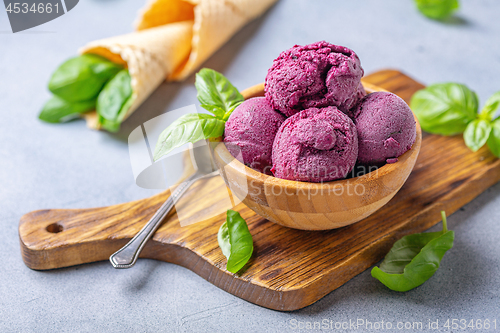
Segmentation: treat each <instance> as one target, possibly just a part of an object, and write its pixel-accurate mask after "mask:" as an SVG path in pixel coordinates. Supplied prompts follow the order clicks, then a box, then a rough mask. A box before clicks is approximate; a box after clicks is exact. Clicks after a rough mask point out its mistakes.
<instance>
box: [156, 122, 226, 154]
mask: <svg viewBox="0 0 500 333" xmlns="http://www.w3.org/2000/svg"><path fill="white" fill-rule="evenodd" d="M225 125H226V122H225V121H223V120H220V119H217V118H215V117H214V116H212V115H209V114H204V113H190V114H186V115H184V116H182V117H180V118H179V119H177V120H176V121H174V122H173V123H172V124H170V126H168V127H167V128H166V129H165V130H163V132H162V133H161V134H160V137H159V138H158V142H157V144H156V147H155V152H154V159H155V161H156V160H158V159H159V158H160V157H162V156H164V155H166V154H168V153H169V152H170V151H172V149H174V148H177V147H180V146H182V145H184V144H186V143H188V142H191V143H195V142H196V141H199V140H203V139H210V138H217V137H219V136H221V135H223V134H224V127H225Z"/></svg>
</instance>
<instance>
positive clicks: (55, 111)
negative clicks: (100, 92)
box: [38, 96, 96, 123]
mask: <svg viewBox="0 0 500 333" xmlns="http://www.w3.org/2000/svg"><path fill="white" fill-rule="evenodd" d="M95 103H96V101H95V99H94V100H91V101H83V102H73V103H71V102H68V101H66V100H64V99H62V98H59V97H57V96H53V97H52V98H51V99H49V100H48V102H47V103H45V105H44V106H43V109H42V111H41V112H40V115H39V116H38V118H40V119H41V120H43V121H46V122H48V123H61V122H65V121H68V120H71V119H73V118H77V117H79V116H80V113H82V112H86V111H90V110H93V109H94V108H95Z"/></svg>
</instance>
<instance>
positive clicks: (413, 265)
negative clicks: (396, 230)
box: [372, 211, 455, 291]
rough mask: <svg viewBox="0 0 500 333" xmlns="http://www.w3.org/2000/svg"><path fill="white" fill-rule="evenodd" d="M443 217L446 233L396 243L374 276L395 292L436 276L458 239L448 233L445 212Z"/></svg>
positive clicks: (415, 237) (420, 235)
mask: <svg viewBox="0 0 500 333" xmlns="http://www.w3.org/2000/svg"><path fill="white" fill-rule="evenodd" d="M441 216H442V218H443V231H438V232H428V233H422V234H413V235H407V236H404V237H403V238H401V239H400V240H398V241H397V242H396V243H394V245H393V247H392V249H391V250H390V251H389V253H388V254H387V255H386V256H385V259H384V261H383V262H382V264H380V268H378V267H376V266H375V267H373V269H372V276H373V277H374V278H376V279H378V280H379V281H380V282H382V283H383V284H384V285H386V286H387V287H388V288H389V289H391V290H394V291H408V290H411V289H413V288H416V287H418V286H420V285H421V284H423V283H424V282H425V281H427V280H428V279H429V278H430V277H431V276H432V275H434V273H435V272H436V271H437V270H438V268H439V265H440V263H441V259H443V256H444V254H445V253H446V252H447V251H448V250H449V249H451V248H452V247H453V240H454V238H455V234H454V232H453V231H452V230H448V229H447V225H446V214H445V212H443V211H442V212H441Z"/></svg>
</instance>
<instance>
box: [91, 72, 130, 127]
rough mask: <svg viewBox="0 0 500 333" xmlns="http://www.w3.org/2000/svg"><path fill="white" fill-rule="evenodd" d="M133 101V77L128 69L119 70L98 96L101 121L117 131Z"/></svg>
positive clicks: (104, 125) (103, 124)
mask: <svg viewBox="0 0 500 333" xmlns="http://www.w3.org/2000/svg"><path fill="white" fill-rule="evenodd" d="M132 102H133V98H132V85H131V77H130V74H129V72H128V70H127V69H123V70H121V71H120V72H118V73H117V74H116V75H115V76H114V77H113V78H112V79H111V80H110V81H109V82H108V83H106V85H105V86H104V88H103V89H102V91H101V93H100V94H99V96H98V97H97V106H96V111H97V113H98V115H99V122H100V124H101V125H102V127H104V128H105V129H107V130H108V131H111V132H116V131H118V129H119V128H120V124H121V122H122V120H123V117H124V116H125V114H126V113H127V111H128V109H129V108H130V106H131V104H132Z"/></svg>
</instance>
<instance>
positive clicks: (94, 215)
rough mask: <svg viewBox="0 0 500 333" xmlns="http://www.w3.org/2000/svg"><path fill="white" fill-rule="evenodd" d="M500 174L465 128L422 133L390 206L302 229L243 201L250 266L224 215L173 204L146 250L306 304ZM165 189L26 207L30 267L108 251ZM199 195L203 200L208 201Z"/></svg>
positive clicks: (263, 296)
mask: <svg viewBox="0 0 500 333" xmlns="http://www.w3.org/2000/svg"><path fill="white" fill-rule="evenodd" d="M365 82H370V83H372V84H375V85H377V86H381V87H383V88H385V89H387V90H390V91H393V92H394V93H396V94H398V95H399V96H401V97H402V98H403V99H405V100H406V101H408V100H409V98H410V97H411V96H412V94H413V93H414V92H415V91H416V90H418V89H420V88H422V87H423V86H422V85H421V84H419V83H417V82H415V81H414V80H412V79H410V78H408V77H407V76H405V75H404V74H402V73H400V72H398V71H394V70H385V71H381V72H377V73H375V74H372V75H369V76H367V77H366V78H365ZM499 179H500V162H499V160H498V159H497V158H495V157H494V156H493V155H492V154H491V153H490V152H489V151H488V150H487V149H486V148H482V149H480V150H479V151H478V152H476V153H472V152H471V151H469V149H468V148H467V147H466V146H465V144H464V142H463V139H462V138H461V136H453V137H442V136H436V135H424V138H423V140H422V148H421V151H420V155H419V157H418V159H417V162H416V165H415V167H414V170H413V172H412V173H411V175H410V177H409V178H408V180H407V182H406V183H405V185H404V186H403V187H402V188H401V190H400V191H399V192H398V193H397V195H396V196H395V197H394V198H393V199H392V200H391V201H389V202H388V203H387V205H385V206H384V207H383V208H382V209H380V210H379V211H377V212H375V213H374V214H373V215H371V216H370V217H368V218H366V219H364V220H362V221H360V222H358V223H355V224H353V225H350V226H347V227H344V228H341V229H336V230H330V231H300V230H294V229H289V228H285V227H282V226H279V225H277V224H275V223H272V222H269V221H267V220H265V219H263V218H261V217H260V216H258V215H256V214H255V213H254V212H253V211H252V210H250V209H249V208H247V207H246V206H245V205H243V204H239V205H238V206H237V207H236V208H235V209H236V210H238V211H239V212H240V213H241V215H242V216H243V217H244V218H245V219H246V220H247V222H248V225H249V228H250V232H251V233H252V235H253V239H254V246H255V250H254V254H253V256H252V258H251V259H250V261H249V263H248V264H247V265H246V266H245V267H244V268H243V270H242V271H240V272H239V273H238V274H232V273H229V272H227V271H226V270H225V264H226V260H225V257H224V256H223V254H222V252H221V251H220V249H219V248H218V245H217V231H218V228H219V226H220V225H221V224H222V222H223V220H224V214H221V215H219V216H216V217H214V218H211V219H209V220H206V221H204V222H200V223H196V224H192V225H189V226H187V227H180V225H179V221H178V219H177V216H176V214H175V213H173V214H171V215H170V216H169V217H167V218H166V220H165V223H164V224H163V225H162V226H161V227H160V229H159V230H158V231H157V232H156V234H155V235H154V237H153V239H152V240H151V241H149V242H148V244H147V245H146V247H145V249H144V251H143V253H142V255H141V257H143V258H153V259H158V260H163V261H168V262H172V263H175V264H179V265H182V266H184V267H186V268H188V269H190V270H192V271H193V272H195V273H196V274H198V275H200V276H201V277H203V278H204V279H206V280H207V281H209V282H210V283H213V284H214V285H216V286H218V287H220V288H222V289H224V290H226V291H227V292H230V293H232V294H234V295H236V296H238V297H241V298H243V299H246V300H248V301H250V302H252V303H255V304H258V305H261V306H264V307H267V308H271V309H276V310H282V311H289V310H295V309H300V308H303V307H305V306H307V305H309V304H311V303H313V302H315V301H317V300H319V299H320V298H321V297H323V296H325V295H326V294H328V293H329V292H331V291H332V290H334V289H336V288H338V287H340V286H341V285H342V284H344V283H345V282H347V281H348V280H349V279H351V278H352V277H354V276H355V275H357V274H359V273H361V272H362V271H364V270H366V269H367V268H369V267H370V266H372V265H373V264H375V263H376V262H377V261H379V260H380V259H381V258H383V257H384V255H385V254H386V253H387V251H388V250H389V249H390V247H391V246H392V244H393V243H394V242H395V241H396V240H397V239H399V238H400V237H402V236H404V235H406V234H409V233H414V232H421V231H424V230H426V229H428V228H430V227H431V226H433V225H434V224H436V223H437V222H439V221H440V214H439V211H440V210H446V212H447V213H448V215H449V214H451V213H453V212H454V211H456V210H457V209H459V208H460V207H461V206H463V205H464V204H466V203H468V202H469V201H471V200H472V199H473V198H475V197H476V196H477V195H479V194H480V193H481V192H483V191H484V190H485V189H487V188H488V187H490V186H491V185H493V184H495V183H496V182H497V181H498V180H499ZM191 191H199V193H201V194H206V195H207V196H206V197H207V198H211V197H217V196H218V195H220V193H223V191H227V190H226V187H225V185H224V183H223V180H222V179H221V178H220V177H215V178H212V179H207V180H203V181H201V182H198V183H196V184H195V186H194V188H192V189H191ZM168 195H169V192H168V191H166V192H163V193H160V194H158V195H156V196H153V197H151V198H147V199H144V200H138V201H134V202H130V203H125V204H121V205H115V206H111V207H104V208H94V209H74V210H42V211H35V212H31V213H28V214H26V215H24V216H23V217H22V218H21V221H20V225H19V237H20V243H21V252H22V256H23V259H24V261H25V263H26V265H27V266H28V267H30V268H33V269H39V270H44V269H53V268H58V267H66V266H72V265H78V264H83V263H88V262H94V261H100V260H107V259H108V257H109V256H110V255H111V254H112V253H113V252H115V251H116V250H118V249H119V248H120V247H121V246H123V245H124V244H125V243H126V242H127V241H128V240H129V239H130V238H131V237H132V236H133V235H134V234H135V233H136V232H137V231H138V230H139V229H140V228H141V227H142V226H143V224H144V223H145V222H146V221H147V220H148V219H149V218H150V217H151V216H152V215H153V213H154V212H155V211H156V209H157V208H159V206H160V205H161V203H162V202H163V201H165V200H166V198H167V197H168ZM210 200H215V199H210ZM196 204H197V205H199V207H200V208H201V207H203V206H204V204H205V203H204V202H201V201H200V202H199V203H196ZM451 228H453V226H451ZM57 231H59V232H57ZM110 274H111V273H110Z"/></svg>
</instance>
